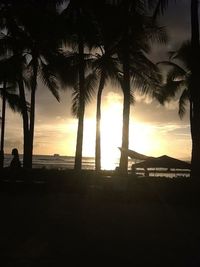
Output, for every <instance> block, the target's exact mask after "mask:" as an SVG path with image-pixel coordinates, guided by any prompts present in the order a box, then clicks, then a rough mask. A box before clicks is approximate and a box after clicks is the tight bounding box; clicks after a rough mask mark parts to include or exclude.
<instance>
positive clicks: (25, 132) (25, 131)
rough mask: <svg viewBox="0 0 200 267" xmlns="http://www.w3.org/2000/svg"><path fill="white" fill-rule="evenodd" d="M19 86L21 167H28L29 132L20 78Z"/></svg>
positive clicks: (22, 85)
mask: <svg viewBox="0 0 200 267" xmlns="http://www.w3.org/2000/svg"><path fill="white" fill-rule="evenodd" d="M18 86H19V95H20V104H21V108H22V118H23V135H24V144H23V167H24V168H30V165H29V162H30V160H29V155H30V152H29V150H30V144H29V139H30V132H29V118H28V110H27V105H26V98H25V92H24V83H23V80H22V78H21V79H20V80H18Z"/></svg>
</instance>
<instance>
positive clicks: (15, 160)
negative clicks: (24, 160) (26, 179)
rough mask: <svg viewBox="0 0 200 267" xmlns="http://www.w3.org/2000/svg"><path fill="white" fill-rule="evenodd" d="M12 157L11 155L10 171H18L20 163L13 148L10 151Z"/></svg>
mask: <svg viewBox="0 0 200 267" xmlns="http://www.w3.org/2000/svg"><path fill="white" fill-rule="evenodd" d="M12 155H13V159H12V161H11V163H10V168H11V169H19V168H21V162H20V160H19V153H18V150H17V148H13V150H12Z"/></svg>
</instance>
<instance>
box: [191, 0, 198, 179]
mask: <svg viewBox="0 0 200 267" xmlns="http://www.w3.org/2000/svg"><path fill="white" fill-rule="evenodd" d="M191 46H192V53H193V54H192V75H191V101H192V116H191V135H192V160H191V163H192V173H191V174H192V177H194V178H196V177H198V178H199V176H200V168H199V160H200V92H199V88H198V87H199V69H198V64H199V59H200V52H199V50H200V44H199V18H198V0H191Z"/></svg>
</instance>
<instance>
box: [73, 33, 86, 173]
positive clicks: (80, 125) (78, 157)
mask: <svg viewBox="0 0 200 267" xmlns="http://www.w3.org/2000/svg"><path fill="white" fill-rule="evenodd" d="M84 65H85V64H84V43H83V38H82V35H81V34H79V92H80V95H79V101H80V102H79V112H78V130H77V139H76V155H75V165H74V169H75V170H77V171H80V170H81V168H82V148H83V131H84V114H85V71H84V69H85V66H84Z"/></svg>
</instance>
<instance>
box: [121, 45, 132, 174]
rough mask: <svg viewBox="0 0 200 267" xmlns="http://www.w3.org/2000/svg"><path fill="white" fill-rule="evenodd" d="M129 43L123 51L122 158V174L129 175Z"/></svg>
mask: <svg viewBox="0 0 200 267" xmlns="http://www.w3.org/2000/svg"><path fill="white" fill-rule="evenodd" d="M127 44H128V41H127V42H125V44H124V51H123V72H124V79H123V93H124V103H123V127H122V150H121V158H120V172H121V173H122V174H127V170H128V154H127V153H126V151H127V149H128V148H129V117H130V66H129V49H128V45H127Z"/></svg>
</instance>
